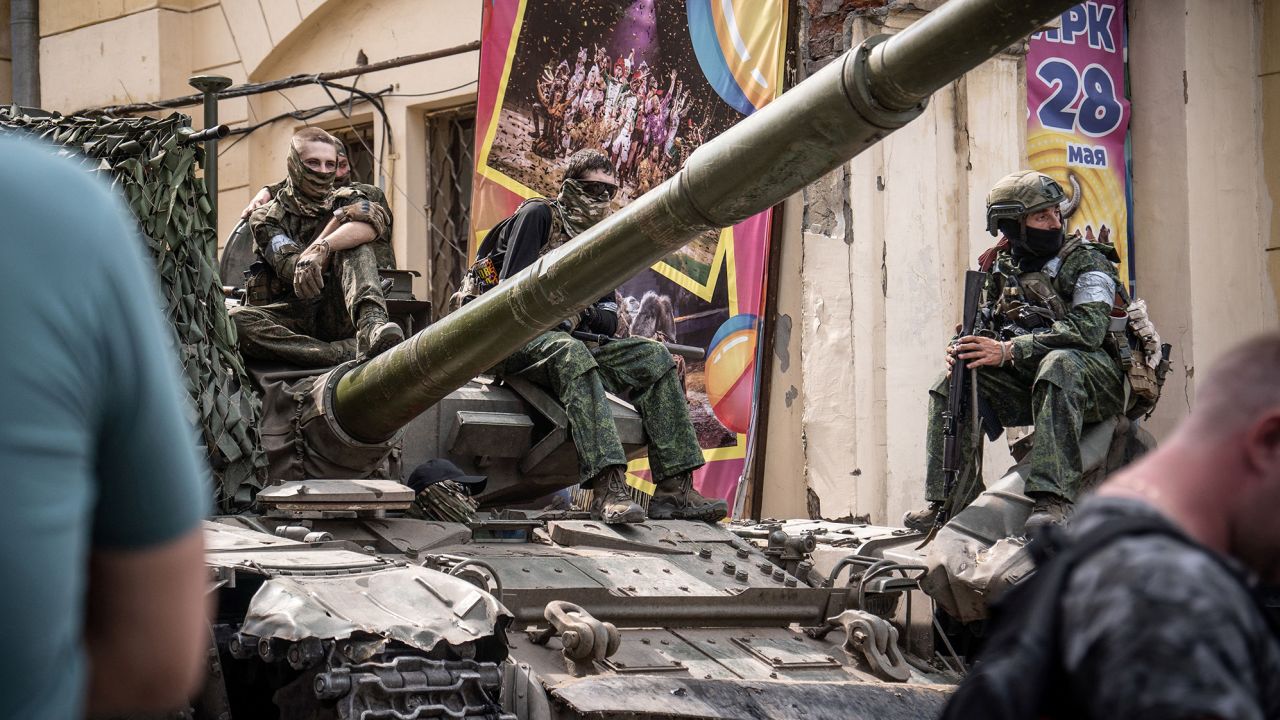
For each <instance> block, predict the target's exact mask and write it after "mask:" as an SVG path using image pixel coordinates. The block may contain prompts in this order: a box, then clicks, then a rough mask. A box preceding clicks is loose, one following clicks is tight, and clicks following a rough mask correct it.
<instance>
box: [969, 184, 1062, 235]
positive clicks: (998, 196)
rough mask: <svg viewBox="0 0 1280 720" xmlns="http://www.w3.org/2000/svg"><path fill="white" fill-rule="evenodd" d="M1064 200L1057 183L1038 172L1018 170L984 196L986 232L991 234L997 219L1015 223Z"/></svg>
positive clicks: (993, 233)
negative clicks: (985, 199) (985, 198)
mask: <svg viewBox="0 0 1280 720" xmlns="http://www.w3.org/2000/svg"><path fill="white" fill-rule="evenodd" d="M1066 199H1067V193H1066V192H1065V191H1063V189H1062V186H1061V185H1059V184H1058V181H1057V180H1054V179H1053V178H1051V177H1049V176H1048V175H1045V174H1044V173H1042V172H1036V171H1035V170H1019V171H1018V172H1016V173H1013V174H1011V175H1006V176H1005V177H1003V178H1001V179H1000V182H997V183H996V184H995V186H994V187H992V188H991V192H989V193H987V232H989V233H991V234H992V235H995V234H996V233H997V232H998V228H997V227H996V226H997V224H998V223H999V222H1000V221H1001V220H1017V219H1019V218H1021V217H1023V216H1025V215H1029V214H1030V213H1033V212H1036V211H1038V210H1043V209H1045V208H1047V207H1052V206H1054V205H1061V204H1062V203H1063V202H1064V201H1065V200H1066Z"/></svg>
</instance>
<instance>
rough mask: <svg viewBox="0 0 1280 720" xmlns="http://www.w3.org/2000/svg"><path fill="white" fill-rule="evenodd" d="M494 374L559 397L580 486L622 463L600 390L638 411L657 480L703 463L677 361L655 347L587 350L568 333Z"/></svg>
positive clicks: (636, 342) (620, 343)
mask: <svg viewBox="0 0 1280 720" xmlns="http://www.w3.org/2000/svg"><path fill="white" fill-rule="evenodd" d="M496 372H497V373H498V374H499V375H509V376H516V377H521V378H524V379H526V380H529V381H530V382H533V383H536V384H537V385H540V386H542V387H544V388H547V389H549V390H550V391H551V392H552V393H554V394H555V395H556V397H558V398H559V399H560V403H561V404H562V405H564V409H565V413H566V414H567V415H568V416H569V433H570V434H571V435H572V436H573V444H574V446H575V447H576V448H577V451H578V476H579V478H580V479H581V480H582V481H583V482H586V481H588V480H590V479H591V478H593V477H595V476H596V475H598V474H600V472H602V471H603V470H604V469H605V468H607V467H609V466H611V465H626V464H627V456H626V454H625V453H624V452H623V449H622V442H621V441H620V440H619V439H618V428H617V427H616V426H615V425H614V423H613V415H612V413H611V412H610V409H609V402H608V400H606V399H605V392H606V391H607V392H611V393H613V394H615V395H622V396H625V397H627V398H628V399H629V401H630V402H631V404H633V405H635V406H636V409H637V410H639V412H640V417H641V418H642V419H643V421H644V429H645V433H646V434H647V435H648V436H649V467H650V469H651V470H652V471H653V478H654V481H655V482H656V481H658V480H662V479H665V478H668V477H672V476H674V475H679V474H680V473H685V472H689V471H691V470H694V469H696V468H699V467H701V466H702V464H703V460H702V448H700V447H699V446H698V437H697V435H696V434H695V432H694V429H693V423H692V422H690V421H689V406H688V403H687V402H686V401H685V398H684V391H683V390H682V389H681V387H680V379H679V377H677V376H676V370H675V361H674V360H673V359H672V357H671V353H669V352H667V349H666V348H664V347H663V346H662V345H661V344H659V343H656V342H654V341H652V340H648V339H646V338H626V339H623V340H615V341H613V342H610V343H607V344H605V345H601V346H599V347H596V348H593V349H588V348H587V346H586V345H585V344H584V343H583V342H582V341H581V340H576V339H574V338H573V337H571V336H569V334H568V333H563V332H558V331H552V332H547V333H543V334H542V335H539V336H538V337H536V338H534V339H533V341H532V342H530V343H529V344H528V345H525V346H524V347H523V348H521V349H519V350H517V351H516V352H514V353H512V354H511V355H510V356H509V357H508V358H507V359H506V360H504V361H503V362H502V363H500V364H499V365H498V367H497V368H496Z"/></svg>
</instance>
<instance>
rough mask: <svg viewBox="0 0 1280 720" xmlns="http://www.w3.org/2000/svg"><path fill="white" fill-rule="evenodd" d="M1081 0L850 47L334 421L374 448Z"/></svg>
mask: <svg viewBox="0 0 1280 720" xmlns="http://www.w3.org/2000/svg"><path fill="white" fill-rule="evenodd" d="M1077 1H1078V0H950V2H947V3H945V4H944V5H942V6H941V7H940V8H939V9H937V10H935V11H933V12H932V13H930V14H929V15H928V16H926V17H925V18H924V19H922V20H920V21H919V22H917V23H915V24H914V25H912V26H911V27H909V28H907V29H906V30H903V31H902V32H900V33H898V34H897V35H894V36H892V37H890V38H887V39H885V38H883V37H879V38H873V39H872V40H869V41H867V42H865V43H863V44H861V45H860V46H858V47H856V48H853V49H852V50H850V51H849V52H847V53H845V54H844V55H843V56H841V57H840V58H839V59H837V60H836V61H835V62H832V63H831V64H829V65H827V66H826V67H824V68H823V69H822V70H820V71H818V72H817V73H815V74H814V75H813V76H812V77H810V78H808V79H806V80H805V81H804V82H801V83H799V84H797V85H796V86H795V87H794V88H792V89H791V90H790V91H788V92H786V93H785V94H783V95H782V96H780V97H779V98H778V99H776V100H774V101H773V102H772V103H770V104H769V105H767V106H765V107H764V108H762V109H761V110H759V111H758V112H756V113H754V114H753V115H751V116H750V117H748V118H746V119H744V120H742V121H741V122H739V123H738V124H737V125H735V126H733V127H732V128H730V129H729V130H727V131H725V132H724V133H722V134H720V135H719V136H717V137H716V138H714V139H713V140H711V141H709V142H707V143H706V144H704V145H703V146H702V147H700V148H698V149H697V150H696V151H694V152H693V154H692V155H690V157H689V159H688V161H687V162H686V163H685V166H684V167H683V168H682V169H681V170H680V171H679V172H678V173H676V175H675V176H673V177H672V178H670V179H669V180H667V181H666V182H665V183H663V184H662V185H660V186H658V187H657V188H655V189H654V190H652V191H650V192H649V193H646V194H645V195H643V196H642V197H640V198H637V199H636V200H635V201H633V202H632V203H631V204H630V205H628V206H627V207H626V208H623V209H622V210H621V211H619V212H617V213H616V214H614V215H613V216H612V217H610V218H608V219H606V220H605V221H603V222H601V223H600V224H598V225H596V226H595V227H593V228H591V229H589V230H587V231H586V232H584V233H582V234H581V235H579V236H578V237H577V238H575V239H574V240H573V242H570V243H566V244H565V245H563V246H561V247H559V248H557V249H556V250H554V251H552V252H550V253H547V254H546V255H545V256H543V257H542V258H540V259H539V260H538V261H537V262H535V263H534V264H533V265H531V266H529V267H528V268H525V270H523V271H522V272H520V273H519V274H517V275H515V276H514V277H512V278H509V279H508V280H506V281H504V282H503V283H502V284H501V285H499V286H498V287H497V288H494V289H493V290H491V291H489V292H487V293H485V294H484V295H482V296H481V297H479V298H478V299H476V300H475V301H473V302H471V303H469V304H468V305H467V306H466V307H464V308H462V309H460V310H458V311H457V312H455V313H453V314H451V315H449V316H448V317H445V318H444V319H442V320H440V321H439V322H437V323H435V324H433V325H430V326H428V327H427V328H425V329H423V330H422V331H421V332H419V333H418V334H416V335H414V336H413V337H412V338H410V339H408V340H407V341H406V342H404V343H401V344H400V345H399V346H398V347H396V348H394V349H392V350H390V351H388V352H386V353H383V354H382V355H380V356H379V357H377V358H374V359H373V360H371V361H369V362H367V363H364V364H363V365H360V366H358V367H355V368H353V369H352V370H350V371H349V372H348V373H347V374H346V375H344V376H343V377H342V378H341V379H340V380H339V381H338V383H337V386H336V389H335V391H334V415H335V416H336V418H337V420H338V423H339V424H340V425H341V426H342V429H344V430H345V431H346V432H347V433H350V434H351V435H352V436H354V437H356V438H359V439H361V440H365V441H368V442H379V441H381V440H384V439H386V438H388V437H390V436H392V435H393V434H394V433H395V432H396V431H397V430H398V429H399V428H401V427H402V426H404V425H405V424H406V423H408V422H409V421H410V420H412V419H413V418H414V417H416V416H417V415H418V414H420V413H422V412H423V411H424V410H426V409H427V408H429V407H431V406H432V405H433V404H435V403H436V402H438V401H439V400H440V399H441V398H443V397H445V396H446V395H448V394H449V393H451V392H453V391H454V390H456V389H458V388H459V387H461V386H463V385H464V384H466V383H467V381H468V380H470V379H471V378H472V377H474V376H475V375H476V374H477V373H480V372H484V371H485V370H486V369H487V368H490V367H492V366H494V365H496V364H497V363H498V362H500V361H501V360H502V359H503V358H505V357H506V356H508V355H510V354H511V353H512V352H514V351H515V350H517V349H519V348H520V347H522V346H523V345H524V344H525V343H527V342H528V341H529V340H531V339H533V338H534V337H536V336H537V335H538V334H540V333H542V332H544V331H546V330H547V329H549V328H551V327H554V326H555V325H556V324H557V323H559V322H560V321H561V320H562V319H564V318H565V317H568V316H569V315H571V314H572V313H573V312H574V311H575V310H577V309H580V308H583V307H585V306H587V305H588V304H590V303H591V302H592V301H594V300H595V299H597V298H599V297H600V296H601V295H603V294H605V293H607V292H609V291H610V290H612V289H614V288H616V287H618V286H619V285H621V284H622V283H623V282H625V281H626V280H627V279H629V278H630V277H631V276H633V275H634V274H635V273H637V272H639V271H641V270H643V269H644V268H646V267H648V266H649V265H651V264H653V263H655V262H657V261H658V260H660V259H661V258H663V257H664V256H666V255H668V254H670V253H672V252H674V251H675V250H677V249H679V248H680V247H682V246H683V245H685V244H687V243H688V242H690V241H692V240H694V239H695V238H697V237H698V236H699V235H700V234H702V233H704V232H706V231H708V230H712V229H718V228H723V227H728V226H730V225H733V224H735V223H738V222H741V221H742V220H745V219H747V218H749V217H751V216H752V215H754V214H756V213H759V212H761V211H763V210H766V209H768V208H770V207H772V206H773V205H776V204H777V203H779V202H781V201H782V200H784V199H785V198H787V197H788V196H790V195H792V194H793V193H795V192H797V191H799V190H800V189H802V188H803V187H804V186H805V185H807V184H809V183H811V182H813V181H815V180H817V179H818V178H820V177H822V176H823V175H825V174H826V173H828V172H830V171H831V170H834V169H835V168H837V167H839V166H840V165H841V164H843V163H845V162H847V161H848V160H850V159H851V158H853V157H854V156H856V155H858V154H859V153H861V152H862V151H864V150H866V149H867V148H869V147H871V146H872V145H875V144H876V143H877V142H879V141H880V140H882V139H883V138H884V137H885V136H887V135H888V134H889V133H891V132H893V131H894V130H896V129H898V128H900V127H902V126H903V125H906V124H907V123H908V122H910V121H911V120H913V119H915V118H916V117H918V116H919V115H920V114H921V113H922V112H923V111H924V107H925V104H926V102H927V101H928V98H929V96H930V95H932V94H933V93H934V92H935V91H936V90H938V89H939V88H942V87H943V86H945V85H947V84H948V83H950V82H952V81H953V80H955V79H956V78H958V77H960V76H961V75H963V74H964V73H966V72H968V71H969V70H971V69H973V68H975V67H977V66H978V65H979V64H981V63H982V62H984V61H986V60H987V59H989V58H991V57H994V56H995V55H996V54H997V53H999V52H1000V51H1002V50H1004V49H1005V48H1007V47H1009V46H1010V45H1012V44H1013V43H1014V42H1017V41H1019V40H1021V39H1022V38H1024V37H1026V36H1027V35H1028V34H1030V33H1032V32H1034V31H1035V30H1037V29H1039V28H1040V27H1042V26H1044V25H1045V24H1046V23H1047V22H1049V21H1050V20H1052V19H1053V18H1055V17H1057V16H1058V15H1059V14H1061V13H1062V12H1063V11H1065V10H1066V9H1067V8H1068V7H1070V6H1072V5H1073V4H1075V3H1076V2H1077Z"/></svg>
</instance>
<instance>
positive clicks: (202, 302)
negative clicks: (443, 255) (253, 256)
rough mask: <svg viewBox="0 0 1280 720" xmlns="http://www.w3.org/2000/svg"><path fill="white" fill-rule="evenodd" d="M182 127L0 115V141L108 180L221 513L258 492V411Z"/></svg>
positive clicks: (195, 151)
mask: <svg viewBox="0 0 1280 720" xmlns="http://www.w3.org/2000/svg"><path fill="white" fill-rule="evenodd" d="M186 125H187V118H186V117H185V116H183V115H181V114H178V113H174V114H172V115H170V116H169V117H166V118H163V119H160V120H156V119H152V118H111V117H92V118H91V117H82V116H70V117H67V116H62V115H58V114H53V115H49V116H41V115H28V114H24V113H23V112H22V111H21V110H20V109H19V108H16V107H7V108H0V133H2V134H11V133H23V134H27V135H31V136H35V137H38V138H41V139H42V140H44V141H46V142H48V143H51V144H53V145H55V146H57V147H59V148H61V149H60V150H59V151H58V153H59V154H61V155H65V156H68V157H74V158H78V159H80V160H81V161H82V162H83V163H84V165H85V167H86V169H87V170H89V171H91V172H96V173H98V174H100V175H102V176H104V177H105V178H107V179H108V180H109V181H110V182H111V184H112V187H113V188H114V189H115V190H116V191H117V192H119V193H121V195H123V196H124V198H125V200H126V201H127V202H128V205H129V209H130V210H131V211H132V212H133V215H134V217H135V218H137V220H138V226H139V229H140V231H141V234H142V236H143V237H144V238H145V239H146V241H147V247H148V248H149V249H150V251H151V257H152V259H153V260H154V261H155V264H156V270H157V272H158V274H159V277H160V289H161V293H162V295H163V299H164V303H165V308H164V310H165V316H166V317H167V318H168V319H169V321H170V323H172V326H173V328H174V332H175V339H176V341H177V347H178V353H179V357H180V359H181V363H182V370H183V375H184V379H185V381H186V386H187V391H188V393H189V394H190V397H191V401H192V404H191V407H190V408H189V415H190V419H191V421H192V423H193V424H195V425H196V426H197V427H198V428H199V429H200V435H201V440H202V442H203V443H204V446H205V449H206V451H207V453H208V459H209V464H210V466H211V467H212V469H213V473H214V478H215V488H214V492H215V500H216V502H217V505H218V507H219V509H220V510H222V511H227V510H230V509H232V508H233V507H235V506H237V505H241V504H245V503H247V502H249V501H250V500H251V495H252V494H253V493H254V492H255V490H256V489H257V488H261V487H262V486H263V479H264V478H265V476H266V467H267V460H266V455H265V454H264V453H263V451H262V445H261V441H260V439H259V436H258V429H257V428H258V420H259V416H260V415H261V405H260V403H259V401H258V399H257V396H256V395H255V394H254V393H253V391H252V390H251V389H250V384H249V377H248V375H247V374H246V373H245V369H244V364H243V362H242V360H241V359H240V354H239V353H238V352H237V350H236V331H235V326H234V325H232V323H231V320H230V318H229V317H228V316H227V310H226V305H225V304H224V302H223V296H222V281H221V279H220V278H219V277H218V271H217V261H216V259H215V254H216V251H217V236H216V231H215V230H214V219H213V213H212V208H211V207H210V205H209V200H208V197H207V196H206V194H205V189H204V182H203V181H201V180H198V179H197V178H196V164H197V162H200V161H201V160H202V157H203V154H204V152H203V148H202V147H201V146H200V145H199V144H198V143H195V144H192V145H186V146H184V145H181V144H179V142H178V141H179V133H180V131H181V130H182V129H184V128H185V127H186Z"/></svg>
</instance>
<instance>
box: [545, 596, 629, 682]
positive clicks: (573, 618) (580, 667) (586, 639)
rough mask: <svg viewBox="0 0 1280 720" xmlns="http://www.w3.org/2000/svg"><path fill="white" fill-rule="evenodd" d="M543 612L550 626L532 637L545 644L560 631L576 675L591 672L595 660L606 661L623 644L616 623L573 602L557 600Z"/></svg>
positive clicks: (568, 658)
mask: <svg viewBox="0 0 1280 720" xmlns="http://www.w3.org/2000/svg"><path fill="white" fill-rule="evenodd" d="M542 614H543V616H544V617H545V618H546V619H547V622H548V623H550V625H549V626H548V627H547V628H545V629H543V630H540V631H538V632H535V633H531V634H530V637H529V640H530V641H531V642H533V643H535V644H537V645H545V644H546V643H547V641H548V640H550V639H551V638H552V637H554V636H555V635H556V634H557V633H558V634H559V635H560V644H561V645H562V646H563V648H564V659H565V663H566V665H567V666H568V668H569V672H571V673H573V674H574V675H576V676H582V675H585V674H587V672H588V671H589V670H591V665H592V663H593V662H596V661H600V662H603V661H604V659H605V658H607V657H610V656H611V655H613V654H614V653H616V652H618V646H619V645H621V644H622V636H621V635H620V634H618V628H616V627H614V625H613V623H607V622H601V621H599V620H597V619H595V618H594V617H592V616H591V613H589V612H587V611H586V610H583V609H582V608H581V607H578V606H577V605H574V604H573V603H570V602H565V601H563V600H553V601H552V602H549V603H547V607H546V609H544V610H543V612H542Z"/></svg>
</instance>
